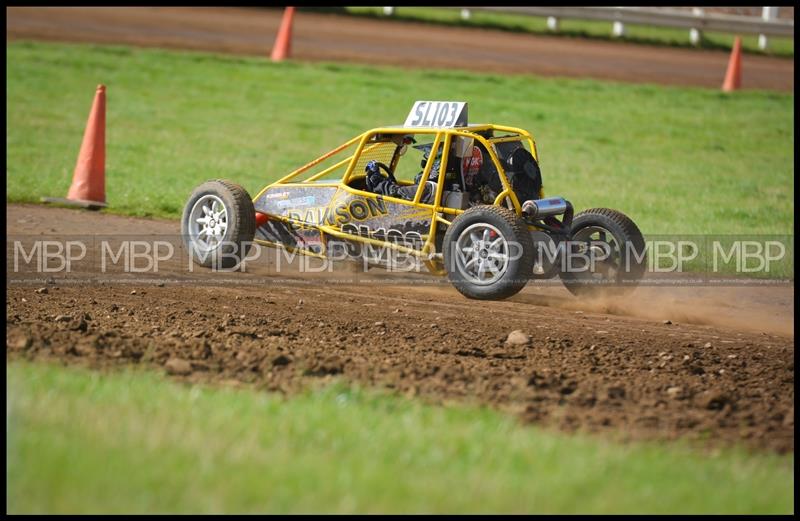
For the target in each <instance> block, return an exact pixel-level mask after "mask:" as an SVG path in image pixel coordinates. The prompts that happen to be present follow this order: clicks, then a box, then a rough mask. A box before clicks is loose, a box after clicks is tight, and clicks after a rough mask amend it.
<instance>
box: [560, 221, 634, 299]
mask: <svg viewBox="0 0 800 521" xmlns="http://www.w3.org/2000/svg"><path fill="white" fill-rule="evenodd" d="M572 241H580V242H584V241H586V242H587V248H586V250H587V251H588V250H593V251H594V252H595V253H596V254H597V255H598V256H597V257H595V258H597V259H600V258H602V257H604V256H606V254H607V253H610V255H608V259H607V260H599V261H597V262H595V263H594V270H591V269H588V270H586V271H574V270H573V271H570V270H569V269H568V270H567V271H563V270H562V271H561V281H562V282H563V283H564V286H565V287H566V288H567V289H568V290H569V291H570V292H571V293H572V294H573V295H577V296H600V295H624V294H627V293H630V292H631V291H633V290H634V289H635V288H636V286H637V285H638V284H639V280H640V279H641V278H642V276H643V275H644V272H645V270H646V269H647V255H646V251H645V242H644V237H643V236H642V232H641V231H639V228H638V227H637V226H636V224H635V223H634V222H633V221H632V220H631V219H630V218H629V217H628V216H626V215H625V214H623V213H622V212H618V211H616V210H611V209H609V208H592V209H589V210H585V211H583V212H581V213H579V214H578V215H577V216H575V219H574V220H573V221H572V228H571V237H570V244H573V247H577V245H575V244H574V243H573V242H572ZM589 241H594V242H593V243H591V242H589ZM602 242H605V243H606V244H607V245H608V249H607V250H602V249H601V248H602V245H601V244H600V243H602ZM592 244H594V245H592ZM587 251H584V252H583V253H587ZM568 260H569V259H568ZM575 264H576V265H577V267H579V268H580V267H581V264H580V262H576V263H575ZM584 266H585V263H584ZM573 267H575V266H573ZM589 267H590V268H591V267H592V265H591V264H590V265H589Z"/></svg>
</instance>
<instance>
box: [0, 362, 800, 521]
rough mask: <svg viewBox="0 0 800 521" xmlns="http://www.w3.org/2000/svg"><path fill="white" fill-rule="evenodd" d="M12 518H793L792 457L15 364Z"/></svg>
mask: <svg viewBox="0 0 800 521" xmlns="http://www.w3.org/2000/svg"><path fill="white" fill-rule="evenodd" d="M6 377H7V391H8V398H7V413H6V414H7V415H6V434H7V436H8V441H7V446H6V447H7V455H8V467H7V471H6V477H7V481H8V485H7V489H6V497H7V501H8V503H7V509H8V512H9V513H40V512H48V513H121V512H140V513H145V512H150V513H152V512H161V513H167V512H184V513H189V512H203V513H207V512H228V513H234V512H237V513H238V512H241V513H249V512H271V513H278V512H295V513H296V512H301V513H312V512H373V513H377V512H434V513H440V512H476V513H477V512H509V513H528V512H536V513H610V512H619V513H623V512H624V513H742V514H743V513H790V512H792V509H793V492H792V490H793V485H794V475H793V456H785V457H779V456H773V455H758V456H756V455H748V454H746V453H744V452H738V451H733V450H729V451H723V452H721V453H715V454H705V455H703V454H699V453H697V452H693V451H691V450H689V449H688V448H685V447H681V446H680V445H672V446H669V447H666V446H664V445H663V444H658V445H657V444H642V443H639V444H630V445H620V444H612V443H605V442H603V441H600V440H597V439H591V438H584V437H580V436H564V435H558V434H553V433H549V432H543V431H541V430H538V429H535V428H531V427H523V426H520V425H518V424H516V423H515V422H514V421H513V420H512V419H510V418H509V417H508V416H505V415H502V414H500V413H496V412H492V411H489V410H486V409H482V408H475V407H467V406H461V407H432V406H428V405H424V404H421V403H419V402H415V401H411V400H406V399H403V398H398V397H392V396H388V395H384V394H378V393H375V392H367V391H364V390H359V389H350V388H347V387H344V386H343V385H342V384H336V385H332V386H328V387H325V388H324V389H322V390H320V391H316V392H308V393H306V394H303V395H300V396H297V397H294V398H291V399H288V400H284V399H281V398H280V397H278V396H276V395H270V394H267V393H254V392H251V391H249V390H232V389H214V388H209V387H199V386H191V387H190V386H185V385H180V384H176V383H173V382H170V381H167V380H165V379H163V378H162V377H160V376H158V375H155V374H152V373H145V372H139V371H126V372H120V373H113V374H102V373H97V372H92V371H89V370H83V369H76V368H63V367H58V366H51V365H47V364H30V363H26V362H10V363H9V364H8V366H7V369H6Z"/></svg>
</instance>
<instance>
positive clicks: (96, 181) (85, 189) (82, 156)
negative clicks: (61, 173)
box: [42, 85, 106, 210]
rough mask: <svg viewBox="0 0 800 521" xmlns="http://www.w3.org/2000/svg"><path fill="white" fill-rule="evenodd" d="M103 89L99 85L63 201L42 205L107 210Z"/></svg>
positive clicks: (51, 198) (49, 198)
mask: <svg viewBox="0 0 800 521" xmlns="http://www.w3.org/2000/svg"><path fill="white" fill-rule="evenodd" d="M105 175H106V87H105V85H98V86H97V92H96V93H95V95H94V103H92V111H91V113H89V121H88V122H87V123H86V131H85V132H84V133H83V143H82V144H81V151H80V153H79V154H78V163H77V164H76V165H75V172H74V173H73V175H72V186H70V187H69V192H68V193H67V198H66V199H61V198H53V197H43V198H42V201H45V202H51V203H61V204H67V205H70V206H81V207H83V208H89V209H90V210H97V209H99V208H103V207H105V206H106V179H105Z"/></svg>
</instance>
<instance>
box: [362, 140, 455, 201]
mask: <svg viewBox="0 0 800 521" xmlns="http://www.w3.org/2000/svg"><path fill="white" fill-rule="evenodd" d="M403 146H404V147H405V146H406V145H405V144H404V145H403ZM425 147H426V145H418V146H416V147H414V148H418V149H420V150H423V151H425V155H424V157H423V158H422V161H421V163H420V165H421V166H422V168H423V169H424V168H425V165H426V164H427V162H428V156H429V155H430V145H427V148H425ZM404 152H405V150H403V151H401V152H400V154H401V155H402V154H403V153H404ZM447 163H448V165H447V167H448V168H447V169H446V173H447V174H450V173H453V174H455V173H456V170H455V167H457V165H458V158H456V157H455V155H454V154H453V153H452V151H451V153H450V159H449V160H448V162H447ZM440 165H441V163H440V159H439V158H438V157H437V158H436V160H435V161H434V163H433V165H432V167H431V173H430V176H429V180H428V181H427V182H426V183H425V187H424V188H423V189H422V197H421V198H420V202H421V203H426V204H433V198H434V196H435V195H436V181H438V179H439V170H440ZM380 170H383V171H384V172H386V175H383V174H381V172H380ZM451 171H452V172H451ZM365 172H366V183H367V190H369V191H370V192H373V193H376V194H381V195H388V196H390V197H397V198H398V199H405V200H407V201H413V200H414V196H415V195H416V194H417V189H418V188H419V182H420V180H421V178H422V172H420V173H419V174H417V176H416V177H415V178H414V184H413V185H401V184H399V183H398V182H397V179H395V177H394V173H392V172H391V170H390V169H389V167H387V166H386V165H385V164H383V163H379V162H377V161H370V162H368V163H367V166H366V168H365ZM446 177H452V176H450V175H446Z"/></svg>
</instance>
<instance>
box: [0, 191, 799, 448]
mask: <svg viewBox="0 0 800 521" xmlns="http://www.w3.org/2000/svg"><path fill="white" fill-rule="evenodd" d="M7 218H8V228H7V233H8V234H9V240H11V241H13V240H15V239H17V238H19V237H22V236H23V235H26V236H27V238H28V239H32V238H55V237H58V238H63V237H66V236H69V235H77V234H83V235H84V236H85V235H86V233H87V232H88V231H91V232H92V233H94V234H98V236H101V235H110V234H119V233H128V234H130V233H139V234H159V235H162V236H164V237H167V236H168V235H174V234H175V233H176V231H177V229H178V224H177V223H176V222H173V221H158V220H141V219H132V218H126V217H120V216H113V215H105V214H102V213H91V212H81V211H74V210H66V209H52V208H44V207H40V206H32V205H10V206H8V207H7ZM12 251H13V247H11V248H8V247H7V260H8V266H9V268H8V270H9V271H7V289H8V296H7V311H6V318H7V321H8V322H7V326H6V334H7V340H6V342H7V357H9V358H15V357H24V358H31V359H34V358H43V359H57V360H59V361H62V362H63V363H67V364H73V363H74V364H88V365H90V366H94V367H111V366H124V365H128V364H143V365H146V366H150V367H153V368H158V369H159V370H167V372H173V373H179V374H178V375H177V376H176V378H180V379H185V380H189V381H217V382H220V381H224V382H226V383H230V384H242V383H244V384H252V385H255V386H257V387H259V388H265V389H270V390H278V391H282V392H287V393H291V392H294V391H296V390H298V389H301V388H304V387H305V386H307V385H310V384H311V383H313V382H316V381H319V380H320V379H324V378H329V377H331V376H340V377H343V378H345V379H346V380H349V381H355V382H359V383H361V384H365V385H370V386H378V387H388V388H392V389H396V390H397V391H399V392H402V393H405V394H409V395H416V396H420V397H422V398H423V399H426V400H429V401H431V402H443V401H450V400H457V401H475V402H478V403H485V404H489V405H492V406H494V407H497V408H500V409H503V410H508V411H511V412H513V413H515V414H518V415H519V416H520V417H521V418H522V419H524V420H526V421H530V422H535V423H537V424H539V425H543V426H547V427H549V428H556V429H563V430H567V431H572V430H576V429H579V430H586V431H591V432H601V433H603V434H605V435H608V436H613V437H622V438H632V439H642V438H649V439H653V438H655V439H675V438H684V439H691V440H696V441H698V442H702V443H708V444H710V445H711V446H718V445H721V444H732V443H743V444H745V445H746V446H749V447H751V448H755V449H766V450H774V451H779V452H787V451H793V450H794V335H793V329H792V323H791V322H792V313H793V304H792V297H793V295H794V289H793V287H773V288H671V289H670V288H640V289H639V290H637V293H635V294H634V295H633V296H632V297H631V298H628V299H625V300H624V301H605V302H586V301H579V300H576V299H573V298H572V297H569V296H568V294H567V292H566V291H565V290H563V288H560V287H557V286H547V287H535V286H530V287H528V288H526V289H525V290H524V291H523V292H522V293H521V294H519V295H518V296H515V297H513V298H512V299H510V300H508V301H504V302H491V303H478V302H474V301H468V300H466V299H464V298H463V297H461V296H460V295H459V294H458V293H457V292H456V291H455V290H453V289H452V288H450V287H449V286H448V285H446V284H422V283H421V282H422V281H424V280H431V279H430V277H427V276H423V275H419V276H418V277H420V278H419V280H417V281H416V282H414V283H413V284H394V285H388V284H386V283H385V282H384V283H381V281H385V280H386V276H385V275H384V274H376V275H370V276H367V277H364V278H362V279H359V280H358V281H357V283H353V284H347V283H333V282H331V280H328V279H329V278H330V277H329V276H323V275H318V276H310V275H304V276H300V274H298V273H297V272H296V271H292V269H289V270H288V271H283V272H281V273H276V271H275V266H274V265H270V264H264V265H258V266H255V267H254V268H253V269H252V270H250V269H248V273H238V274H228V275H223V274H214V273H211V272H208V271H200V272H195V273H194V274H192V275H191V276H189V275H187V274H186V270H185V268H184V267H183V265H182V263H181V260H176V261H175V262H174V263H169V262H167V263H165V264H164V265H163V266H162V267H161V268H160V271H159V273H158V274H157V275H151V276H149V277H148V276H140V278H138V279H136V278H133V277H132V276H129V277H125V276H123V275H117V279H116V280H117V282H101V281H100V279H101V278H102V277H101V275H100V274H99V273H97V272H94V273H93V272H92V268H86V269H85V270H83V271H81V269H80V268H78V269H76V271H75V272H73V273H72V274H70V275H69V276H68V277H64V276H62V275H58V274H56V275H54V277H55V279H54V281H52V282H55V283H47V284H46V283H44V282H35V281H28V282H24V281H20V280H21V279H23V278H24V276H23V275H25V273H22V272H24V269H23V270H21V271H20V273H13V272H12V271H11V270H12V266H13V262H12V258H11V256H12V253H11V252H12ZM28 275H30V273H29V274H28ZM87 276H91V277H93V278H94V280H93V281H90V282H86V281H85V279H86V278H87ZM105 276H108V275H105ZM142 277H144V278H142ZM81 279H84V281H83V282H81ZM223 280H227V281H229V282H225V283H222V282H221V281H223ZM159 281H161V282H159ZM40 288H47V289H46V292H43V291H37V290H40ZM681 290H687V291H685V292H683V291H681ZM134 292H135V293H134ZM723 301H727V302H728V307H727V308H724V307H723V304H722V303H723ZM668 304H671V306H670V305H668ZM645 307H646V308H648V309H649V310H648V311H647V312H644V313H643V312H642V311H641V309H642V308H645ZM604 311H605V312H608V311H610V312H612V313H614V314H606V313H604ZM679 312H680V313H682V314H683V315H682V316H679V315H678V313H679ZM632 315H633V316H632ZM747 315H750V316H751V317H767V316H772V317H774V320H773V322H768V321H765V320H758V319H757V320H751V321H749V322H746V321H745V320H744V319H743V317H744V316H747ZM642 317H645V318H642ZM692 318H694V322H700V323H705V324H714V325H700V324H697V323H695V324H688V323H686V322H685V321H686V320H689V319H692ZM665 319H669V320H671V321H672V322H673V323H672V324H665V323H663V320H665ZM515 329H520V330H522V331H524V332H525V333H527V334H529V335H530V336H531V343H530V344H529V345H519V346H508V345H505V344H504V342H505V339H506V336H507V334H508V333H509V332H510V331H512V330H515ZM759 329H761V331H758V330H759ZM175 359H180V360H181V361H175ZM168 362H169V363H168Z"/></svg>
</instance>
